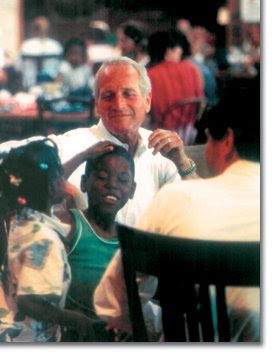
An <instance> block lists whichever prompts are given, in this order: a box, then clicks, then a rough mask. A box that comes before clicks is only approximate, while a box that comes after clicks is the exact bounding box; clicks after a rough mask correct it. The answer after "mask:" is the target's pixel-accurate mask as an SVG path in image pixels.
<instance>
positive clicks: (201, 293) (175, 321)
mask: <svg viewBox="0 0 280 355" xmlns="http://www.w3.org/2000/svg"><path fill="white" fill-rule="evenodd" d="M118 237H119V241H120V246H121V250H122V262H123V269H124V278H125V284H126V288H127V295H128V305H129V312H130V320H131V324H132V330H133V339H134V341H148V338H147V332H146V328H145V324H144V320H143V314H142V309H141V304H140V299H139V295H138V289H137V283H136V272H142V273H145V274H149V275H154V276H157V277H158V281H159V284H158V296H159V302H160V305H161V307H162V322H163V331H164V337H165V341H167V342H185V341H187V339H188V340H189V341H201V339H202V341H214V324H213V316H216V317H217V322H218V336H219V341H229V340H230V331H229V319H228V315H227V306H226V299H225V287H226V286H241V287H242V286H243V287H245V286H246V287H247V286H259V284H260V244H259V242H223V241H212V240H196V239H189V238H178V237H171V236H164V235H158V234H153V233H148V232H144V231H140V230H137V229H134V228H131V227H127V226H124V225H119V226H118ZM209 285H214V286H215V288H216V310H217V314H216V315H213V314H212V312H213V310H212V307H211V300H210V295H209Z"/></svg>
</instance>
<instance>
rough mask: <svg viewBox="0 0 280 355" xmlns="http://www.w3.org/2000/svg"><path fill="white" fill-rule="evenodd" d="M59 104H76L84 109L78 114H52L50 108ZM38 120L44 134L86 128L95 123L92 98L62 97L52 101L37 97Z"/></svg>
mask: <svg viewBox="0 0 280 355" xmlns="http://www.w3.org/2000/svg"><path fill="white" fill-rule="evenodd" d="M59 102H67V103H70V104H71V103H78V104H81V105H83V106H84V107H85V109H84V110H81V111H80V112H67V111H65V112H54V111H53V110H52V109H51V107H52V105H53V104H57V103H59ZM37 105H38V119H39V121H40V123H41V127H42V131H43V132H44V133H45V134H50V133H63V132H65V131H67V130H69V129H73V128H77V127H87V126H89V125H92V124H93V123H95V122H96V118H95V117H94V98H93V97H88V98H85V97H82V96H72V95H71V96H63V97H58V98H53V99H44V98H41V97H39V98H38V100H37Z"/></svg>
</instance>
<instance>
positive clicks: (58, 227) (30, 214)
mask: <svg viewBox="0 0 280 355" xmlns="http://www.w3.org/2000/svg"><path fill="white" fill-rule="evenodd" d="M22 217H23V218H25V219H26V218H28V219H32V220H34V219H35V220H38V221H39V222H40V223H43V224H45V225H46V226H47V227H49V228H50V229H53V230H55V231H56V232H57V233H58V234H59V235H60V236H61V237H62V238H63V239H64V238H66V237H67V235H68V233H69V232H70V229H71V226H70V225H69V224H66V223H62V222H61V221H60V220H59V219H58V218H57V217H56V216H55V215H51V216H48V215H46V214H45V213H42V212H39V211H36V210H33V209H31V208H28V207H25V208H24V209H23V210H22V211H21V212H20V218H22Z"/></svg>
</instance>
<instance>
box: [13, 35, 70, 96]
mask: <svg viewBox="0 0 280 355" xmlns="http://www.w3.org/2000/svg"><path fill="white" fill-rule="evenodd" d="M62 54H63V47H62V45H61V44H60V43H59V42H58V41H56V40H54V39H52V38H39V37H34V38H30V39H27V40H25V41H24V42H23V43H22V45H21V48H20V51H19V57H18V58H17V59H16V61H15V66H16V68H17V69H18V70H19V71H21V72H22V75H23V79H22V80H23V86H24V88H27V89H29V88H30V87H31V86H33V85H35V84H36V81H37V74H38V68H37V63H36V62H35V61H34V60H32V59H26V60H23V59H22V57H21V56H23V55H30V56H34V57H36V56H43V55H57V56H62ZM59 63H60V59H59V58H46V59H44V61H43V64H42V70H43V71H44V72H45V73H47V74H49V75H50V76H51V77H53V78H55V77H56V75H57V72H58V69H59Z"/></svg>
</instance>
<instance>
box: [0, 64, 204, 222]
mask: <svg viewBox="0 0 280 355" xmlns="http://www.w3.org/2000/svg"><path fill="white" fill-rule="evenodd" d="M94 89H95V110H96V114H97V115H98V116H100V118H101V119H100V121H99V123H98V124H97V125H94V126H92V127H89V128H78V129H75V130H72V131H69V132H66V133H65V134H63V135H58V136H57V135H51V136H50V138H51V139H52V140H53V141H55V143H56V144H57V145H58V148H59V154H60V158H61V160H62V163H65V164H64V168H65V174H66V176H70V178H69V182H70V183H72V184H73V185H75V186H76V187H79V186H80V177H81V175H82V174H83V172H84V162H85V161H86V160H87V159H88V158H89V157H91V156H92V155H94V154H96V152H100V151H101V150H110V149H111V146H110V142H112V143H116V144H119V145H121V146H123V147H125V148H126V149H128V150H129V152H130V153H131V154H132V155H133V157H134V160H135V166H136V175H135V180H136V183H137V188H136V192H135V195H134V198H133V200H131V201H130V202H129V203H128V204H127V205H126V206H125V207H124V208H123V209H122V210H121V211H120V213H119V214H118V220H119V221H121V222H123V223H126V224H129V225H133V224H134V222H135V220H136V217H138V216H140V215H141V214H142V212H143V211H144V210H145V209H146V207H147V206H148V204H149V203H150V201H151V200H152V198H153V197H154V195H155V194H156V192H157V191H158V190H159V188H160V187H161V186H162V185H164V184H165V183H167V182H171V181H175V180H180V175H181V177H182V178H184V179H186V178H195V177H196V176H197V175H196V173H195V165H194V163H193V162H192V161H191V160H190V159H189V158H188V157H187V156H186V155H185V151H184V145H183V142H182V140H181V139H180V137H179V136H178V135H177V134H176V133H175V132H171V131H166V130H162V129H157V130H155V131H154V132H151V131H148V130H146V129H144V128H141V127H140V126H141V124H142V123H143V121H144V118H145V115H146V114H147V113H148V112H149V110H150V106H151V98H152V94H151V84H150V80H149V78H148V76H147V72H146V69H145V68H144V67H143V66H142V65H140V64H137V63H136V62H134V61H133V60H131V59H129V58H126V57H120V58H117V59H112V60H109V61H107V62H105V63H104V64H103V65H102V66H101V68H100V69H99V71H98V73H97V75H96V80H95V88H94ZM32 139H36V138H32ZM25 142H26V141H25ZM97 143H99V144H97ZM11 144H13V145H18V144H22V142H12V143H10V142H8V143H4V144H2V145H1V146H0V150H5V149H8V148H9V147H10V146H11Z"/></svg>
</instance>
